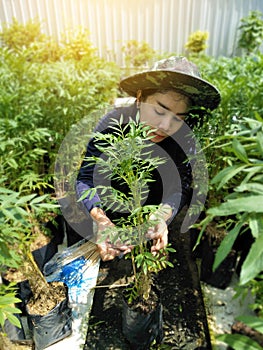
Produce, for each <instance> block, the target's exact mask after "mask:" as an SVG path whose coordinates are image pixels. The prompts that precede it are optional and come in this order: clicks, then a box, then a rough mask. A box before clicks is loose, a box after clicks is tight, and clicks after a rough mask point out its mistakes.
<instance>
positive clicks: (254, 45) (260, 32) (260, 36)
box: [238, 11, 263, 54]
mask: <svg viewBox="0 0 263 350" xmlns="http://www.w3.org/2000/svg"><path fill="white" fill-rule="evenodd" d="M238 29H239V31H240V37H239V40H238V47H239V48H242V49H245V51H246V53H247V54H251V53H253V52H255V51H257V50H259V48H260V46H261V45H262V40H263V20H262V13H261V12H260V11H251V12H250V13H249V15H248V16H247V17H244V18H242V19H241V25H240V26H239V28H238Z"/></svg>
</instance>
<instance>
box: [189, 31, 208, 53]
mask: <svg viewBox="0 0 263 350" xmlns="http://www.w3.org/2000/svg"><path fill="white" fill-rule="evenodd" d="M208 36H209V33H208V32H202V31H201V30H197V31H196V32H194V33H192V34H191V35H190V36H189V38H188V41H187V43H186V44H185V48H186V49H187V50H188V51H189V53H197V54H199V53H201V52H202V51H204V50H205V49H206V48H207V44H206V41H207V39H208Z"/></svg>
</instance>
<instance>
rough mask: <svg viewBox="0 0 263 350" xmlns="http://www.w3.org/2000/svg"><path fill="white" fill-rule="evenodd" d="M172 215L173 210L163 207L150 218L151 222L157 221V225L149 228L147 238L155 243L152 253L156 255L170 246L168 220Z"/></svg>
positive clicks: (167, 206)
mask: <svg viewBox="0 0 263 350" xmlns="http://www.w3.org/2000/svg"><path fill="white" fill-rule="evenodd" d="M171 215H172V208H171V207H170V206H169V205H168V204H165V205H162V206H161V208H160V209H159V211H158V212H157V213H156V214H153V215H152V216H150V220H151V219H152V220H156V225H155V226H153V227H151V228H149V229H148V232H147V234H146V237H147V238H149V239H151V240H152V241H153V244H152V247H151V252H152V253H153V254H154V255H155V254H157V253H158V252H159V251H160V250H161V249H163V248H165V247H166V246H167V244H168V227H167V224H166V220H168V219H169V218H170V217H171Z"/></svg>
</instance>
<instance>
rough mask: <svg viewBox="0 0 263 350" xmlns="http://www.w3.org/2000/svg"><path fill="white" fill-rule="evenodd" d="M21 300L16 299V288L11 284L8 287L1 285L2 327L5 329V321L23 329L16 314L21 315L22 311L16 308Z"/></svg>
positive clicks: (0, 315) (0, 323) (0, 319)
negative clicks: (16, 304)
mask: <svg viewBox="0 0 263 350" xmlns="http://www.w3.org/2000/svg"><path fill="white" fill-rule="evenodd" d="M20 301H21V300H20V299H18V298H17V297H16V288H15V286H14V285H13V284H12V283H11V284H9V285H8V286H5V285H3V284H0V327H3V326H4V324H5V320H6V319H7V320H9V321H10V322H11V323H12V324H13V325H14V326H16V327H19V328H20V327H21V325H20V322H19V320H18V318H17V317H16V316H15V314H20V313H21V310H19V309H18V308H17V307H15V306H14V304H15V303H19V302H20Z"/></svg>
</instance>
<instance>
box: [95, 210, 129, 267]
mask: <svg viewBox="0 0 263 350" xmlns="http://www.w3.org/2000/svg"><path fill="white" fill-rule="evenodd" d="M90 215H91V217H92V219H93V221H94V222H95V223H96V225H97V230H98V232H97V235H98V237H101V236H102V234H103V231H104V230H105V229H106V228H109V227H114V226H115V225H114V224H113V222H112V221H111V220H110V219H109V218H108V217H107V216H106V214H105V213H104V211H103V210H102V209H101V208H97V207H95V208H93V209H91V211H90ZM97 246H98V251H99V253H100V257H101V259H102V260H103V261H108V260H113V259H114V258H116V256H123V255H125V254H127V253H130V251H131V250H132V248H133V247H132V246H127V245H124V244H122V243H121V242H118V241H117V242H115V243H114V244H112V243H111V242H110V240H109V238H108V237H107V238H105V241H104V242H102V243H98V244H97Z"/></svg>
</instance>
